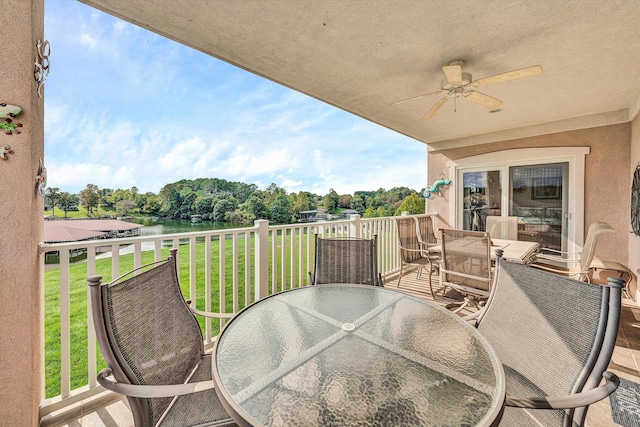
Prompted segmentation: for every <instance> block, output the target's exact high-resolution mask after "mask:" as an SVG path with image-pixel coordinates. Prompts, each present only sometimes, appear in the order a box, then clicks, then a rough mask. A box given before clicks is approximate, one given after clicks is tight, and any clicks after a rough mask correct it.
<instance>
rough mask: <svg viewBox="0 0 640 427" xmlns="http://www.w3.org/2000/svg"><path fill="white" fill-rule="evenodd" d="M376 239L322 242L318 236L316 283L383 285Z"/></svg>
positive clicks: (315, 267) (316, 237)
mask: <svg viewBox="0 0 640 427" xmlns="http://www.w3.org/2000/svg"><path fill="white" fill-rule="evenodd" d="M376 242H377V236H374V237H373V239H358V238H352V237H345V238H330V239H323V238H321V237H318V235H317V234H316V236H315V266H314V273H313V284H314V285H319V284H326V283H357V284H362V285H373V286H382V283H380V275H379V273H378V262H377V246H376Z"/></svg>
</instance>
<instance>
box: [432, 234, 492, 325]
mask: <svg viewBox="0 0 640 427" xmlns="http://www.w3.org/2000/svg"><path fill="white" fill-rule="evenodd" d="M440 232H441V234H442V238H441V242H442V243H441V245H442V263H441V266H440V284H441V285H442V286H444V287H445V288H447V287H450V288H453V289H455V290H456V291H458V292H459V293H461V294H462V295H463V296H464V301H463V302H462V303H461V305H459V306H458V307H457V308H456V309H455V310H454V312H455V313H458V312H460V311H462V310H463V309H465V308H467V307H469V306H472V307H475V308H479V304H480V303H481V302H483V301H484V300H486V299H487V298H488V297H489V294H490V293H491V285H492V282H493V276H492V274H493V270H492V266H491V237H490V235H489V234H488V233H486V232H484V231H467V230H452V229H442V230H440ZM455 305H456V304H451V305H450V306H447V308H453V307H455Z"/></svg>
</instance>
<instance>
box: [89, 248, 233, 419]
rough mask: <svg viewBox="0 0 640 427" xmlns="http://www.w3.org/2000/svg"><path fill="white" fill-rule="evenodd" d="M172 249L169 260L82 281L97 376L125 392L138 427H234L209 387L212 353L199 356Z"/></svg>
mask: <svg viewBox="0 0 640 427" xmlns="http://www.w3.org/2000/svg"><path fill="white" fill-rule="evenodd" d="M176 253H177V250H176V249H173V250H171V256H169V258H168V259H167V260H164V261H160V262H156V263H151V264H148V265H146V266H143V267H140V268H138V269H136V270H133V271H132V272H130V273H127V274H126V275H124V276H121V277H120V278H118V279H116V280H114V281H113V282H111V283H101V280H102V278H101V277H100V276H93V277H90V278H89V279H88V281H89V288H90V292H91V304H92V313H93V321H94V325H95V330H96V335H97V338H98V343H99V345H100V350H101V352H102V355H103V356H104V360H105V361H106V362H107V366H108V368H105V369H103V370H102V371H100V373H99V374H98V382H99V383H100V385H102V386H103V387H104V388H106V389H108V390H111V391H114V392H116V393H120V394H123V395H125V396H127V399H128V402H129V406H130V407H131V412H132V414H133V419H134V423H135V425H136V426H137V427H141V426H145V427H147V426H194V425H198V426H200V425H216V426H226V425H229V426H233V425H235V424H234V423H233V421H232V420H231V418H230V416H229V414H228V413H227V412H226V411H225V409H224V408H223V407H222V404H221V403H220V401H219V400H218V397H217V395H216V392H215V390H214V385H213V380H212V371H211V355H209V354H206V355H205V352H204V344H203V337H202V332H201V329H200V325H199V324H198V322H197V320H196V318H195V316H194V312H195V311H196V310H192V309H190V308H189V306H188V305H187V303H186V302H185V300H184V298H183V296H182V293H181V291H180V285H179V283H178V275H177V270H176ZM148 267H152V268H149V269H147V270H144V269H145V268H148ZM143 270H144V271H143ZM134 274H135V275H134ZM197 313H198V314H203V315H209V316H210V317H230V316H231V315H228V316H227V315H224V314H223V315H220V314H214V313H204V312H200V311H197ZM111 375H113V379H112V378H110V376H111Z"/></svg>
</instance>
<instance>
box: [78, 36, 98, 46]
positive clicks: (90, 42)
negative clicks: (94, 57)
mask: <svg viewBox="0 0 640 427" xmlns="http://www.w3.org/2000/svg"><path fill="white" fill-rule="evenodd" d="M80 44H81V45H83V46H86V47H88V48H89V49H95V48H96V46H97V45H98V40H96V39H95V38H93V37H91V36H90V35H89V34H82V35H81V36H80Z"/></svg>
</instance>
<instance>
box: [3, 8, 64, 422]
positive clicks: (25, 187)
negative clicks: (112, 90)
mask: <svg viewBox="0 0 640 427" xmlns="http://www.w3.org/2000/svg"><path fill="white" fill-rule="evenodd" d="M43 37H44V4H43V0H3V1H2V13H0V40H2V61H0V102H3V103H7V104H13V105H17V106H19V107H21V108H22V109H23V113H22V114H21V115H19V116H18V118H17V120H16V121H18V122H20V123H22V124H23V127H22V128H21V133H20V134H14V135H5V133H4V132H0V144H2V145H6V144H9V145H10V146H11V148H12V149H13V150H14V151H15V153H14V154H12V155H10V156H9V159H8V160H0V218H2V233H1V234H0V425H3V426H37V425H38V424H39V418H38V408H39V404H40V400H41V398H42V390H43V385H42V382H43V363H44V361H43V355H42V334H43V332H42V327H43V320H42V316H43V311H42V298H43V297H42V286H41V285H42V277H41V274H42V269H41V265H42V264H41V263H40V258H39V254H38V242H40V241H42V234H43V231H42V230H43V226H42V223H43V209H44V207H43V201H42V198H40V197H39V196H38V195H37V191H36V181H35V176H36V173H37V170H38V164H39V161H40V159H43V158H44V130H43V129H44V126H43V123H44V119H43V117H44V99H43V98H39V97H38V94H37V92H36V89H37V85H36V82H35V80H34V77H33V72H34V58H35V57H36V56H37V53H36V44H37V41H38V39H40V40H42V39H43ZM54 51H55V48H54ZM54 62H55V61H54Z"/></svg>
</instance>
